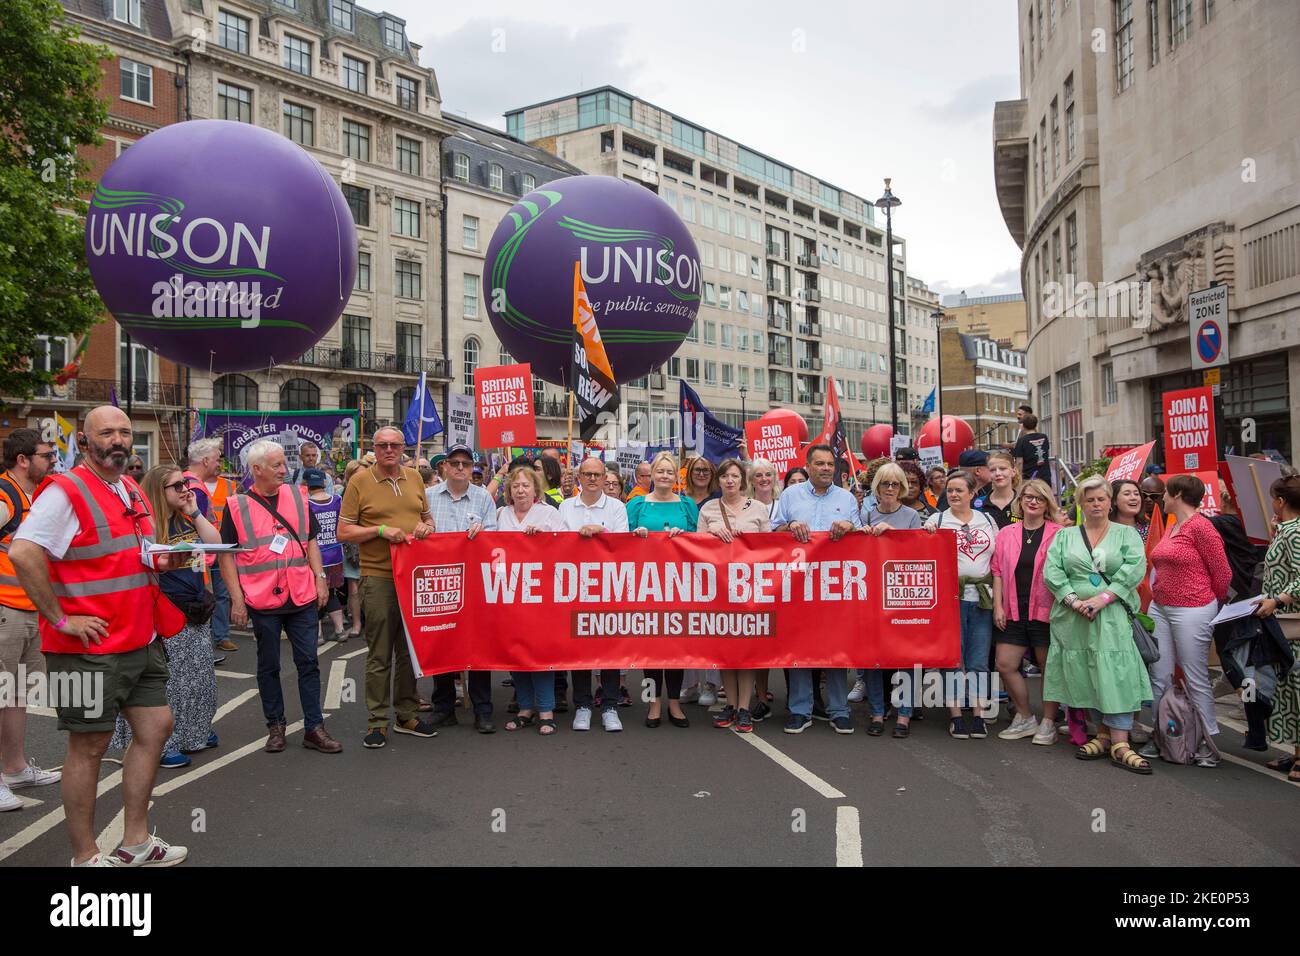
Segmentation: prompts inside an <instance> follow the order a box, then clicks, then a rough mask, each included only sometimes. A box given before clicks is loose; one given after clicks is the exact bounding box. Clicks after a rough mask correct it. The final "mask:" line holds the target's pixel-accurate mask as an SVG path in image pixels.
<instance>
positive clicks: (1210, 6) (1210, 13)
mask: <svg viewBox="0 0 1300 956" xmlns="http://www.w3.org/2000/svg"><path fill="white" fill-rule="evenodd" d="M1213 19H1214V0H1205V22H1206V23H1209V22H1210V21H1211V20H1213Z"/></svg>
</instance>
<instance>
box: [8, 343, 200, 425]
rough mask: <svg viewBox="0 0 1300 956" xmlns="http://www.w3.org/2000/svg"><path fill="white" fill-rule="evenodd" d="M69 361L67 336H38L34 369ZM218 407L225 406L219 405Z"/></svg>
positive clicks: (45, 389) (45, 388) (42, 393)
mask: <svg viewBox="0 0 1300 956" xmlns="http://www.w3.org/2000/svg"><path fill="white" fill-rule="evenodd" d="M67 361H68V340H67V338H66V337H65V336H62V335H57V336H54V337H53V338H51V337H50V336H48V335H38V336H36V348H35V350H34V352H33V354H32V369H33V370H34V371H37V372H57V371H59V369H61V368H63V366H64V365H66V364H67ZM52 394H54V392H53V391H52V386H50V385H46V384H42V385H38V386H36V395H37V396H38V397H41V398H48V397H49V396H50V395H52ZM216 407H218V408H222V407H224V406H221V405H218V406H216Z"/></svg>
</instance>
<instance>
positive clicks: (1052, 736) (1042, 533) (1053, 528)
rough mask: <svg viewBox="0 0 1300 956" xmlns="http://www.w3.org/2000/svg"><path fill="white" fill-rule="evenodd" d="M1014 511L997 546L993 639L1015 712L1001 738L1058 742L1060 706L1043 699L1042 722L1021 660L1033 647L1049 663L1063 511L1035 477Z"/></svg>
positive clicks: (1037, 658)
mask: <svg viewBox="0 0 1300 956" xmlns="http://www.w3.org/2000/svg"><path fill="white" fill-rule="evenodd" d="M1011 513H1012V516H1013V517H1014V518H1015V519H1017V520H1016V521H1015V522H1013V523H1012V524H1009V525H1007V526H1006V527H1005V528H1003V529H1002V530H1001V531H999V532H998V537H997V540H996V541H995V542H994V544H993V628H994V630H993V640H994V641H995V643H996V645H997V668H998V674H999V675H1000V676H1001V678H1002V686H1003V687H1005V688H1006V691H1007V696H1008V697H1010V698H1011V703H1012V704H1013V705H1014V706H1015V708H1016V716H1015V718H1014V719H1013V720H1012V721H1011V726H1010V727H1008V728H1006V729H1005V730H1003V731H1002V732H1001V733H999V734H998V737H1000V738H1001V739H1003V740H1020V739H1021V738H1023V737H1033V738H1034V743H1036V744H1042V745H1049V744H1053V743H1055V742H1056V716H1057V712H1058V711H1059V710H1060V704H1059V703H1057V702H1056V701H1049V700H1044V701H1043V719H1042V721H1041V722H1040V721H1039V720H1037V719H1036V718H1035V717H1034V713H1033V711H1032V710H1031V709H1030V706H1029V688H1028V687H1027V686H1026V684H1025V678H1024V675H1022V674H1021V673H1020V662H1021V660H1023V659H1024V656H1025V651H1026V650H1027V649H1029V648H1032V649H1033V653H1034V660H1035V661H1036V662H1037V664H1038V667H1039V669H1040V670H1041V669H1042V668H1044V667H1046V666H1047V649H1048V645H1049V644H1050V639H1049V633H1050V632H1049V630H1048V621H1049V620H1050V619H1051V613H1052V595H1051V592H1049V591H1048V590H1047V585H1046V583H1045V582H1044V580H1043V565H1044V564H1045V563H1046V561H1047V552H1048V549H1049V548H1050V547H1051V544H1052V539H1053V538H1055V537H1056V533H1057V532H1058V531H1060V530H1061V524H1062V522H1061V511H1060V509H1059V508H1058V507H1057V505H1056V499H1055V498H1053V497H1052V491H1051V489H1050V488H1048V487H1047V483H1046V482H1043V481H1040V480H1039V479H1037V478H1033V479H1030V480H1029V481H1028V482H1026V483H1025V484H1024V485H1023V486H1022V487H1021V489H1020V494H1019V496H1018V497H1017V498H1016V501H1015V502H1014V503H1013V504H1012V505H1011Z"/></svg>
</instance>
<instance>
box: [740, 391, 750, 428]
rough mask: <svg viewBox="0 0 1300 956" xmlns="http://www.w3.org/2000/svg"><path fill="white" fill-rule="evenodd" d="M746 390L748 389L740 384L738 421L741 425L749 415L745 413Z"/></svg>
mask: <svg viewBox="0 0 1300 956" xmlns="http://www.w3.org/2000/svg"><path fill="white" fill-rule="evenodd" d="M748 391H749V389H747V388H746V387H745V386H744V385H742V386H740V423H741V424H742V425H743V424H744V423H745V419H746V418H748V417H749V416H748V415H746V414H745V393H746V392H748Z"/></svg>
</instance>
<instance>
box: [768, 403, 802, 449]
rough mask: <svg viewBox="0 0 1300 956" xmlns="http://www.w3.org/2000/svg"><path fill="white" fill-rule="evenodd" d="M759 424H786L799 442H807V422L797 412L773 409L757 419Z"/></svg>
mask: <svg viewBox="0 0 1300 956" xmlns="http://www.w3.org/2000/svg"><path fill="white" fill-rule="evenodd" d="M759 421H761V422H777V421H781V422H786V423H788V424H789V425H790V426H792V427H793V428H794V430H795V433H796V434H797V435H798V436H799V441H801V442H805V441H807V440H808V422H807V421H805V420H804V417H803V416H802V415H800V414H799V413H798V412H796V411H794V410H792V409H789V408H774V409H772V410H771V411H770V412H768V413H767V414H765V415H762V416H760V417H759Z"/></svg>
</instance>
